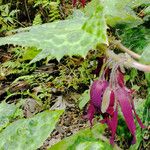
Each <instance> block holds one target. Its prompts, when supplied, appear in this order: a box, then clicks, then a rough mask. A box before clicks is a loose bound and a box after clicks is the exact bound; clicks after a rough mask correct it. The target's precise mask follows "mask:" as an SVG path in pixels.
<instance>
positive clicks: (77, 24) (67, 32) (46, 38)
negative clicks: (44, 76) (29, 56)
mask: <svg viewBox="0 0 150 150" xmlns="http://www.w3.org/2000/svg"><path fill="white" fill-rule="evenodd" d="M99 19H100V20H99V21H102V22H100V24H101V25H102V26H101V27H100V29H99V30H100V32H99V35H98V38H97V36H95V35H93V34H90V33H89V32H86V31H84V30H82V26H83V24H84V22H85V21H86V20H87V18H86V17H84V16H83V15H79V16H78V15H77V16H76V17H74V18H73V19H69V20H63V21H58V22H53V23H47V24H43V25H37V26H33V27H29V28H25V29H22V30H20V32H19V33H17V34H15V35H12V36H8V37H4V38H0V45H5V44H13V45H20V46H28V47H32V46H34V47H37V48H38V49H42V51H41V52H40V53H39V55H37V57H35V58H34V59H33V60H32V62H36V61H39V60H41V59H42V58H45V57H47V56H49V55H50V56H51V57H55V58H57V59H58V60H60V59H61V58H62V57H63V56H64V55H69V56H72V55H81V56H83V57H85V56H86V54H87V52H88V51H89V50H90V49H92V48H94V47H95V46H96V44H97V43H107V38H106V37H107V36H106V23H105V19H104V15H101V16H99Z"/></svg>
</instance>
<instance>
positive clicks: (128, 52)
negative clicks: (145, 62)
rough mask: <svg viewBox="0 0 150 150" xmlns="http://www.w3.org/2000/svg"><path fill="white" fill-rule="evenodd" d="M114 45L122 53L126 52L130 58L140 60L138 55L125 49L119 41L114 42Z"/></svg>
mask: <svg viewBox="0 0 150 150" xmlns="http://www.w3.org/2000/svg"><path fill="white" fill-rule="evenodd" d="M114 44H115V45H116V46H117V48H119V49H120V50H122V51H123V52H126V53H127V54H129V55H130V56H131V57H133V58H134V59H140V58H141V56H140V55H139V54H137V53H135V52H133V51H131V50H130V49H128V48H127V47H125V46H124V45H122V44H121V43H120V42H119V41H114Z"/></svg>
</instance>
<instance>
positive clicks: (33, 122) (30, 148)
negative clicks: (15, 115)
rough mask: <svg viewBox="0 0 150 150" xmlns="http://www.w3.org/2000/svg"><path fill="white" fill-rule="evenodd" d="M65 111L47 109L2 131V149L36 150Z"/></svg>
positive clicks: (0, 140)
mask: <svg viewBox="0 0 150 150" xmlns="http://www.w3.org/2000/svg"><path fill="white" fill-rule="evenodd" d="M62 113H63V111H60V110H59V111H45V112H42V113H40V114H38V115H36V116H34V117H33V118H29V119H20V120H18V121H16V122H14V123H12V124H11V125H9V126H8V127H7V128H6V129H4V130H3V131H2V132H1V133H0V149H1V150H5V149H7V150H24V149H25V150H36V149H37V148H39V147H40V146H42V144H43V142H44V141H45V140H46V138H47V137H48V136H49V134H50V133H51V132H52V131H53V129H54V128H55V124H56V123H57V121H58V119H59V117H60V115H61V114H62Z"/></svg>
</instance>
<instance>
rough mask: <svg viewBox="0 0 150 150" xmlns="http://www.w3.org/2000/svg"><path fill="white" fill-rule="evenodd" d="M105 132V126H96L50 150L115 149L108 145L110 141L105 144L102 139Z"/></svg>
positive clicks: (80, 132) (78, 133)
mask: <svg viewBox="0 0 150 150" xmlns="http://www.w3.org/2000/svg"><path fill="white" fill-rule="evenodd" d="M103 130H104V126H103V125H100V124H97V125H95V126H94V127H93V128H92V129H89V128H88V129H84V130H80V131H79V132H77V133H76V134H74V135H72V136H70V137H68V138H65V139H63V140H62V141H60V142H59V143H57V144H55V145H53V146H52V147H50V148H49V149H48V150H56V149H57V150H59V149H63V150H90V149H94V150H95V149H96V150H99V149H102V150H104V149H107V150H112V149H113V148H112V147H111V145H109V144H108V143H109V141H107V142H103V141H102V139H101V134H102V132H103Z"/></svg>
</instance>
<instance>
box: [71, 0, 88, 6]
mask: <svg viewBox="0 0 150 150" xmlns="http://www.w3.org/2000/svg"><path fill="white" fill-rule="evenodd" d="M72 3H73V6H76V4H77V0H73V1H72ZM81 3H82V6H83V7H84V6H85V3H86V0H81Z"/></svg>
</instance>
